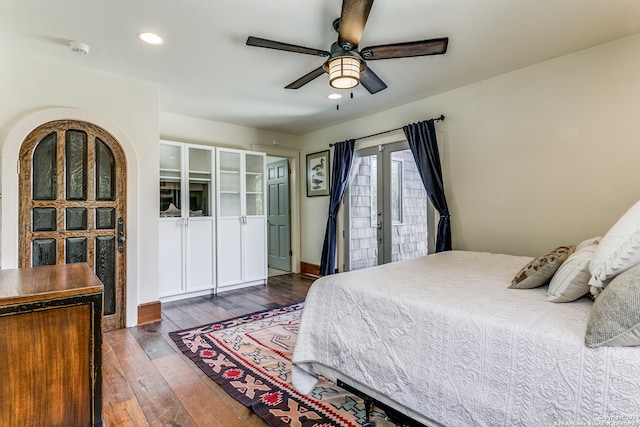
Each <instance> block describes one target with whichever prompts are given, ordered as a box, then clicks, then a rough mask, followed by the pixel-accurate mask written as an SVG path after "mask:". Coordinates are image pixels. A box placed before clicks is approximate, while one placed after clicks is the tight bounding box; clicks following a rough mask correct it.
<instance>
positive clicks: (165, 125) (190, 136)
mask: <svg viewBox="0 0 640 427" xmlns="http://www.w3.org/2000/svg"><path fill="white" fill-rule="evenodd" d="M160 138H161V139H168V140H170V141H180V142H190V143H194V144H204V145H215V146H219V147H228V148H238V149H243V150H250V149H251V146H252V145H263V146H269V147H270V146H274V144H273V141H274V140H276V141H277V142H278V145H277V146H278V147H279V148H286V149H294V150H298V149H299V142H300V137H299V136H297V135H290V134H285V133H279V132H270V131H265V130H259V129H254V128H250V127H246V126H239V125H234V124H229V123H222V122H216V121H212V120H203V119H196V118H193V117H187V116H181V115H178V114H170V113H160Z"/></svg>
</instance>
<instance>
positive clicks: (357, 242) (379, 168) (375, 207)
mask: <svg viewBox="0 0 640 427" xmlns="http://www.w3.org/2000/svg"><path fill="white" fill-rule="evenodd" d="M345 200H346V203H345V206H346V209H345V216H346V221H345V245H346V250H345V266H344V268H345V270H358V269H361V268H366V267H373V266H375V265H379V264H384V263H388V262H394V261H401V260H403V259H409V258H415V257H418V256H423V255H427V254H428V253H430V252H432V251H433V240H434V238H433V236H432V234H433V233H431V232H430V231H431V229H432V228H433V226H432V224H433V215H434V213H433V207H432V206H431V204H430V203H429V202H428V198H427V194H426V191H425V189H424V185H423V184H422V180H421V178H420V175H419V173H418V169H417V167H416V164H415V160H414V158H413V154H412V153H411V150H410V149H409V144H408V143H407V142H406V141H402V142H396V143H393V144H385V145H380V146H375V147H369V148H364V149H360V150H356V153H355V160H354V165H353V168H352V170H351V180H350V184H349V187H348V189H347V192H346V194H345Z"/></svg>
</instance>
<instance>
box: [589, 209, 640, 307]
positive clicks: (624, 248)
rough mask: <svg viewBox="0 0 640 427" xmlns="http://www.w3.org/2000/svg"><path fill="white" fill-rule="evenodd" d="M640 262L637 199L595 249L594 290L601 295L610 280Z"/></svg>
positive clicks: (591, 268)
mask: <svg viewBox="0 0 640 427" xmlns="http://www.w3.org/2000/svg"><path fill="white" fill-rule="evenodd" d="M639 262H640V202H636V204H634V205H633V206H631V208H629V210H628V211H627V212H626V213H625V214H624V215H622V217H621V218H620V219H619V220H618V221H617V222H616V223H615V224H614V225H613V227H611V229H609V231H607V234H605V235H604V237H603V238H602V241H601V242H600V244H599V245H598V248H597V249H596V251H595V252H594V253H593V257H592V258H591V263H590V265H589V271H590V272H591V280H589V284H590V285H592V286H591V293H592V294H593V295H594V296H598V293H600V292H601V291H602V288H604V287H605V286H606V285H607V283H608V281H609V280H610V279H612V278H613V277H615V276H616V275H618V274H620V273H622V272H623V271H626V270H628V269H630V268H631V267H633V266H634V265H636V264H638V263H639Z"/></svg>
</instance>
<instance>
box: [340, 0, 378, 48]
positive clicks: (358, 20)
mask: <svg viewBox="0 0 640 427" xmlns="http://www.w3.org/2000/svg"><path fill="white" fill-rule="evenodd" d="M372 5H373V0H343V2H342V14H341V15H340V28H339V30H338V44H339V45H340V46H341V47H342V48H343V49H344V50H355V49H356V48H357V47H358V45H359V44H360V38H361V37H362V32H363V31H364V26H365V25H366V23H367V18H368V17H369V12H370V11H371V6H372Z"/></svg>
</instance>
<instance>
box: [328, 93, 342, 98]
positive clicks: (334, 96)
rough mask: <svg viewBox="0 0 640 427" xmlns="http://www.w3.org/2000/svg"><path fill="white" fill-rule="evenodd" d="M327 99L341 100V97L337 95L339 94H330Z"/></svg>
mask: <svg viewBox="0 0 640 427" xmlns="http://www.w3.org/2000/svg"><path fill="white" fill-rule="evenodd" d="M327 98H329V99H340V98H342V95H341V94H339V93H330V94H329V96H328V97H327Z"/></svg>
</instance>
